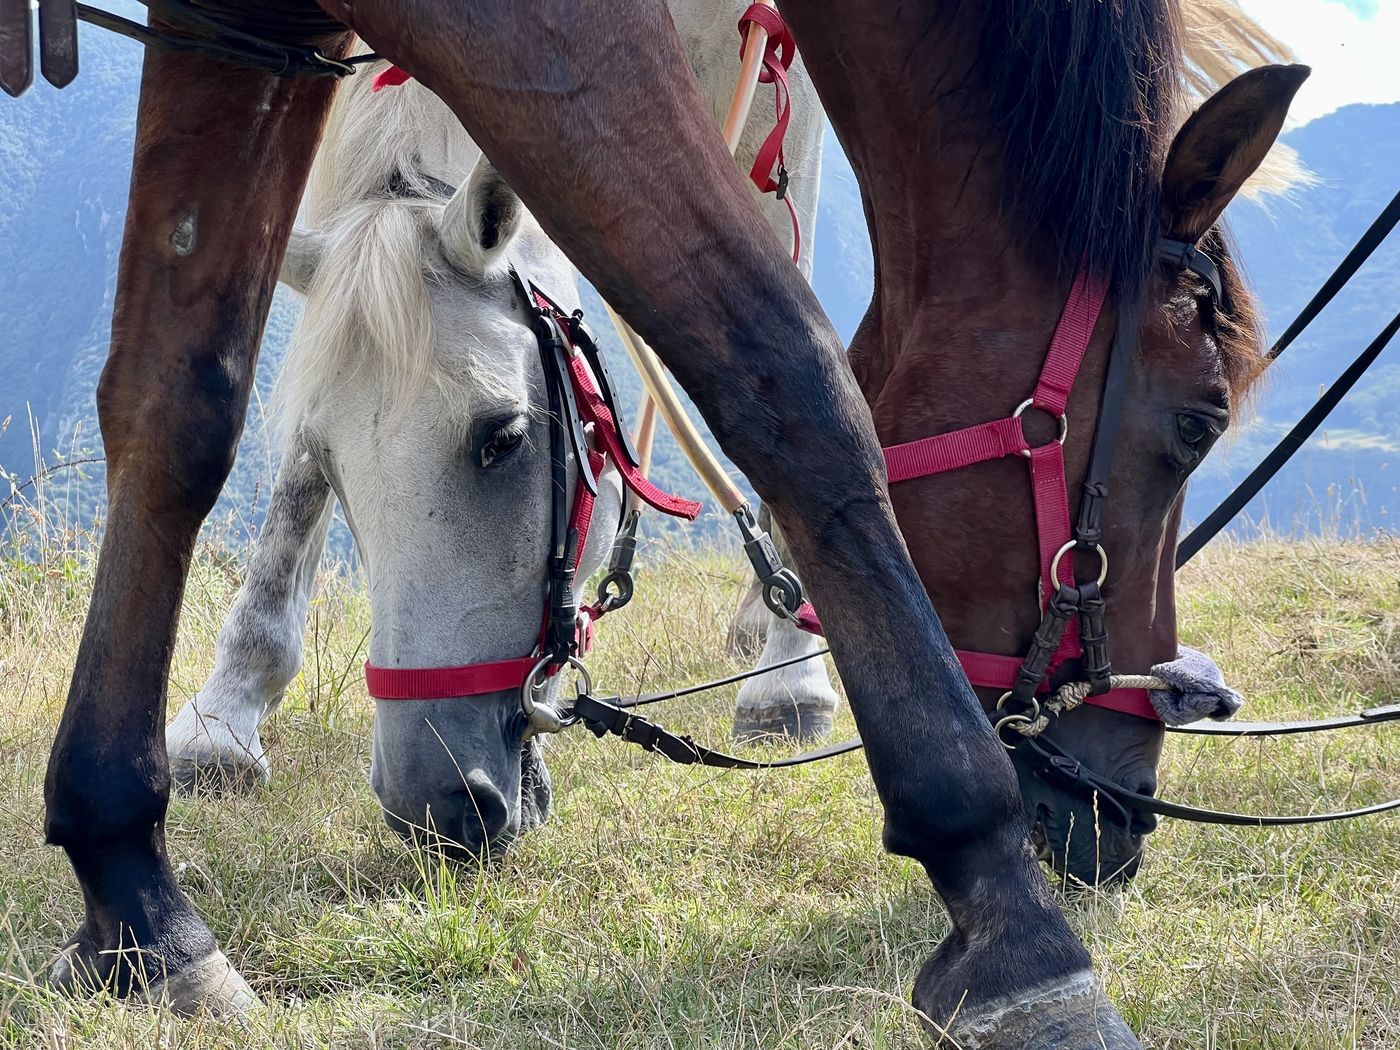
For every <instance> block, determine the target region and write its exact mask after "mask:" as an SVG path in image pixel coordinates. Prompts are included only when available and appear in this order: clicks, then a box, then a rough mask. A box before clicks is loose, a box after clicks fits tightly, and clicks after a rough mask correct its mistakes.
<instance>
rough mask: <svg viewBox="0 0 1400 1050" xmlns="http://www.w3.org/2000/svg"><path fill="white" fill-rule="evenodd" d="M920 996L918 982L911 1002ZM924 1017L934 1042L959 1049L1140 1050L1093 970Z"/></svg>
mask: <svg viewBox="0 0 1400 1050" xmlns="http://www.w3.org/2000/svg"><path fill="white" fill-rule="evenodd" d="M921 977H922V975H921ZM919 998H920V996H919V993H918V987H917V984H916V988H915V995H914V1000H915V1006H918V1000H919ZM925 1016H926V1017H927V1019H928V1023H929V1027H930V1029H931V1030H932V1031H933V1032H934V1034H935V1035H936V1036H938V1037H939V1038H940V1040H941V1041H940V1042H939V1043H938V1044H937V1045H945V1044H946V1045H955V1046H959V1047H962V1048H963V1050H1142V1044H1141V1043H1139V1042H1138V1040H1137V1037H1136V1036H1135V1035H1133V1032H1132V1029H1130V1028H1129V1027H1128V1025H1127V1022H1125V1021H1124V1020H1123V1018H1122V1017H1121V1016H1120V1015H1119V1013H1118V1011H1117V1009H1116V1008H1115V1007H1114V1005H1113V1003H1112V1002H1110V1001H1109V998H1108V996H1107V995H1105V994H1104V991H1103V988H1102V987H1101V986H1100V985H1099V982H1098V978H1096V977H1095V976H1094V975H1093V974H1092V973H1080V974H1075V975H1073V976H1071V977H1069V978H1067V979H1065V980H1062V981H1057V982H1055V983H1053V984H1048V985H1044V986H1042V987H1040V988H1034V989H1031V990H1030V991H1029V992H1027V993H1025V994H1023V995H1019V996H1017V997H1015V998H1006V999H1003V1000H992V1001H991V1002H987V1003H983V1004H981V1005H979V1006H977V1007H975V1008H973V1009H971V1010H969V1009H967V1008H965V1007H964V1008H960V1009H959V1010H957V1011H956V1013H955V1014H954V1016H952V1017H946V1018H939V1017H937V1016H931V1015H929V1014H927V1012H926V1013H925Z"/></svg>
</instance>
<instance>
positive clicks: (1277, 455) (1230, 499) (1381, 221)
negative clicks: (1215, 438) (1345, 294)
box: [1176, 193, 1400, 569]
mask: <svg viewBox="0 0 1400 1050" xmlns="http://www.w3.org/2000/svg"><path fill="white" fill-rule="evenodd" d="M1397 223H1400V193H1396V195H1395V196H1394V197H1393V198H1391V201H1390V203H1389V204H1387V205H1386V206H1385V208H1384V209H1383V210H1382V211H1381V213H1380V214H1379V215H1378V216H1376V218H1375V221H1374V222H1372V223H1371V225H1370V226H1369V227H1368V228H1367V230H1366V232H1365V233H1363V234H1362V235H1361V237H1360V238H1359V239H1358V240H1357V242H1356V244H1354V245H1353V246H1352V249H1351V251H1349V252H1347V254H1346V257H1345V258H1343V259H1342V261H1341V262H1340V263H1339V264H1338V265H1337V268H1336V269H1335V270H1333V271H1332V273H1331V275H1330V276H1329V277H1328V278H1327V280H1325V281H1323V282H1322V285H1321V286H1320V287H1319V288H1318V290H1317V291H1316V292H1315V293H1314V294H1313V297H1312V298H1311V299H1310V300H1308V304H1307V305H1306V306H1305V307H1303V309H1302V310H1301V311H1300V312H1299V314H1298V316H1297V317H1295V318H1294V319H1293V322H1292V323H1291V324H1290V325H1289V326H1288V328H1287V329H1285V330H1284V333H1283V335H1281V336H1279V339H1278V342H1276V343H1274V345H1273V346H1272V347H1271V348H1270V349H1269V360H1270V361H1275V360H1277V359H1278V357H1279V356H1280V355H1281V354H1282V353H1283V352H1284V351H1285V350H1287V349H1288V347H1289V346H1290V345H1291V344H1292V342H1293V341H1294V340H1295V339H1297V338H1298V336H1299V335H1301V334H1302V332H1303V330H1304V329H1305V328H1307V327H1308V325H1310V324H1311V323H1312V322H1313V320H1314V318H1316V317H1317V315H1318V314H1320V313H1321V312H1322V311H1323V309H1324V308H1326V306H1327V304H1328V303H1330V302H1331V301H1332V300H1333V299H1334V298H1336V296H1337V293H1338V292H1340V291H1341V290H1342V288H1344V287H1345V286H1346V284H1347V282H1348V281H1350V280H1351V278H1352V277H1353V276H1355V274H1356V272H1357V271H1358V270H1359V269H1361V267H1362V265H1363V264H1364V263H1365V262H1366V260H1367V259H1369V258H1370V257H1371V254H1372V253H1373V252H1374V251H1375V250H1376V249H1377V248H1378V247H1380V245H1381V242H1382V241H1384V240H1385V239H1386V237H1387V236H1389V235H1390V232H1391V230H1393V229H1394V228H1395V226H1396V224H1397ZM1397 327H1400V314H1397V315H1396V316H1395V318H1394V319H1393V320H1392V321H1391V322H1390V324H1388V325H1386V327H1385V328H1384V329H1383V330H1382V331H1381V333H1380V335H1378V336H1377V337H1376V338H1375V339H1374V340H1373V341H1372V342H1371V344H1370V345H1369V346H1367V347H1366V349H1365V350H1363V351H1361V353H1360V354H1358V355H1357V357H1356V359H1355V360H1354V361H1352V363H1351V364H1350V365H1348V366H1347V369H1346V371H1344V372H1343V373H1342V374H1341V375H1340V376H1338V377H1337V379H1336V381H1335V382H1333V384H1332V385H1331V386H1330V387H1328V388H1327V390H1326V392H1324V393H1323V395H1322V396H1321V397H1320V398H1318V399H1317V402H1316V403H1315V404H1314V405H1313V406H1312V408H1310V409H1308V411H1307V412H1306V413H1305V414H1304V415H1303V417H1302V418H1301V419H1300V420H1298V422H1297V423H1296V424H1295V425H1294V426H1293V428H1292V429H1291V430H1290V431H1289V432H1288V433H1287V434H1285V435H1284V436H1283V438H1282V439H1281V440H1280V441H1279V443H1278V444H1277V445H1275V446H1274V448H1273V450H1272V451H1271V452H1270V453H1269V454H1268V455H1267V456H1265V457H1264V459H1263V460H1262V461H1261V462H1260V463H1259V465H1258V466H1257V467H1255V468H1254V469H1253V470H1252V471H1250V473H1249V476H1248V477H1246V478H1245V479H1244V480H1243V481H1241V482H1240V483H1239V484H1238V485H1236V486H1235V488H1234V490H1233V491H1231V492H1230V494H1229V495H1228V496H1226V497H1225V498H1224V499H1223V500H1221V501H1220V505H1219V506H1217V507H1216V508H1215V509H1214V510H1213V511H1211V512H1210V513H1209V514H1207V515H1206V516H1205V518H1203V519H1202V520H1201V523H1200V524H1199V525H1197V526H1196V527H1195V528H1194V529H1192V530H1191V532H1190V534H1189V535H1187V537H1186V538H1185V539H1184V540H1182V541H1181V542H1180V543H1179V544H1177V548H1176V567H1177V568H1178V569H1180V568H1181V567H1182V566H1183V565H1185V564H1186V563H1187V562H1189V561H1190V560H1191V559H1192V558H1194V557H1195V556H1196V555H1197V554H1198V553H1200V550H1201V548H1202V547H1204V546H1205V545H1206V544H1207V543H1209V542H1210V541H1211V540H1213V539H1214V538H1215V537H1216V536H1217V535H1218V534H1219V533H1220V531H1221V530H1222V529H1223V528H1225V526H1226V525H1228V524H1230V522H1231V521H1232V520H1233V519H1234V517H1235V515H1236V514H1238V513H1239V512H1240V511H1242V510H1244V508H1245V506H1246V505H1248V503H1249V501H1250V500H1252V499H1253V498H1254V497H1255V496H1257V495H1258V494H1259V493H1260V491H1261V490H1262V489H1263V488H1264V486H1265V485H1267V484H1268V483H1269V482H1270V481H1272V480H1273V478H1274V476H1275V475H1276V474H1277V473H1278V472H1279V471H1280V470H1282V469H1283V466H1284V464H1286V463H1287V462H1288V461H1289V460H1290V459H1291V458H1292V457H1293V454H1294V453H1295V452H1297V451H1298V450H1299V449H1300V448H1302V447H1303V444H1304V442H1306V441H1307V440H1308V438H1310V437H1312V435H1313V434H1314V433H1316V432H1317V428H1318V427H1320V426H1321V425H1322V424H1323V422H1324V421H1325V420H1326V419H1327V416H1328V415H1329V414H1330V413H1331V411H1332V410H1333V409H1334V408H1336V407H1337V405H1338V404H1339V403H1340V402H1341V400H1342V398H1343V397H1345V396H1346V395H1347V393H1348V392H1349V391H1350V390H1351V388H1352V387H1354V386H1355V385H1356V384H1357V382H1358V381H1359V380H1360V379H1361V377H1362V376H1363V375H1364V374H1365V373H1366V370H1367V369H1368V368H1370V367H1371V365H1372V364H1374V363H1375V360H1376V358H1377V357H1379V356H1380V354H1381V351H1382V350H1384V349H1385V347H1386V344H1387V343H1389V342H1390V340H1391V339H1392V338H1393V337H1394V335H1395V332H1396V329H1397Z"/></svg>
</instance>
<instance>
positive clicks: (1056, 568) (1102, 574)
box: [1050, 540, 1108, 587]
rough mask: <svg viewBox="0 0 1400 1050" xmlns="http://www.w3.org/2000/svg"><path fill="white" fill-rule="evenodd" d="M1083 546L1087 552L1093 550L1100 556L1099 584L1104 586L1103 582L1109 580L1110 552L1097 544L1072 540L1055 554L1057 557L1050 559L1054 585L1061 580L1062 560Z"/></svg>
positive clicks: (1051, 576)
mask: <svg viewBox="0 0 1400 1050" xmlns="http://www.w3.org/2000/svg"><path fill="white" fill-rule="evenodd" d="M1079 546H1083V547H1084V549H1085V550H1091V551H1093V552H1094V553H1095V554H1097V555H1098V556H1099V579H1098V584H1099V586H1100V587H1102V586H1103V581H1104V580H1106V579H1108V551H1106V550H1104V549H1103V547H1102V545H1100V544H1097V543H1085V544H1080V542H1079V541H1078V540H1070V541H1069V542H1068V543H1066V544H1065V545H1064V546H1063V547H1061V548H1060V549H1059V550H1057V551H1056V552H1055V556H1054V557H1053V558H1051V559H1050V579H1051V581H1052V583H1058V581H1059V579H1060V559H1061V558H1063V557H1064V556H1065V555H1066V554H1068V553H1069V552H1070V551H1072V550H1074V548H1076V547H1079Z"/></svg>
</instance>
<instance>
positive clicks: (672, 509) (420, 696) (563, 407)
mask: <svg viewBox="0 0 1400 1050" xmlns="http://www.w3.org/2000/svg"><path fill="white" fill-rule="evenodd" d="M515 279H516V282H517V284H518V285H519V287H520V288H521V289H522V291H524V293H525V295H526V297H527V302H528V304H529V306H530V308H531V310H532V312H533V314H534V319H533V320H534V329H535V332H536V335H537V337H538V339H539V343H540V355H541V359H542V361H543V364H544V370H545V384H546V387H547V389H548V391H549V402H550V445H551V448H550V453H551V465H552V469H553V478H552V484H553V487H554V490H555V496H554V498H555V500H556V507H555V530H554V531H555V536H554V539H553V546H554V551H553V553H552V555H551V559H550V562H551V565H550V588H549V594H548V596H547V598H546V600H545V608H544V616H543V621H542V623H541V625H540V633H539V636H538V638H537V639H536V642H535V646H534V648H533V649H532V650H531V652H530V655H528V656H522V657H517V658H515V659H510V660H489V661H482V662H479V663H473V664H464V665H462V666H460V667H376V666H374V665H373V664H371V663H369V662H368V661H366V662H365V684H366V685H367V686H368V687H369V695H370V696H372V697H374V699H376V700H447V699H453V698H456V697H468V696H485V695H487V694H490V693H500V692H505V691H507V690H512V689H521V688H522V687H524V685H525V684H526V682H527V681H529V680H530V679H531V677H532V676H533V675H534V674H536V673H537V672H543V673H544V674H548V675H552V674H554V673H556V672H557V671H558V670H559V668H560V667H562V666H564V665H565V664H566V663H568V662H569V659H570V657H578V656H581V655H582V654H583V653H586V652H587V651H588V649H589V647H590V646H591V645H592V642H593V623H594V621H596V620H598V619H600V618H601V617H602V616H603V614H604V612H605V611H606V610H605V609H604V608H603V607H602V606H584V607H583V609H582V615H580V613H579V608H578V604H577V602H576V600H575V599H574V595H573V585H574V582H575V576H576V574H577V572H578V564H579V559H580V558H581V557H582V556H583V550H584V547H585V545H586V543H587V541H588V532H589V529H590V527H591V526H592V524H593V506H594V502H595V497H596V494H597V491H598V489H597V479H598V478H599V477H601V476H602V473H603V470H604V468H605V467H606V466H607V464H608V463H611V464H613V465H614V466H615V467H616V468H617V471H618V473H619V475H620V476H621V477H622V480H623V482H624V483H625V484H626V486H627V488H628V490H629V491H631V492H632V493H633V494H635V495H636V496H637V497H638V498H639V499H641V500H642V501H643V502H645V503H647V504H648V505H650V506H652V507H655V508H656V509H657V510H659V511H661V512H662V513H663V514H670V515H673V516H675V517H680V518H685V519H686V520H688V521H692V520H694V519H695V518H696V517H697V516H698V515H699V513H700V510H701V506H700V504H699V503H695V502H693V501H691V500H687V499H681V498H680V497H678V496H672V495H670V494H669V493H666V492H663V491H662V490H661V489H659V488H657V487H656V486H655V485H653V484H652V483H651V481H649V480H648V479H647V477H646V475H644V474H643V473H642V471H641V468H640V466H639V465H638V461H637V455H636V452H635V451H634V450H633V449H632V447H631V441H630V440H629V438H628V436H627V432H626V431H625V430H624V429H623V425H622V422H621V419H620V417H619V415H618V413H617V407H616V403H615V401H614V398H613V391H612V386H611V382H610V381H609V379H608V375H607V369H606V367H605V366H604V364H603V359H602V356H601V354H600V352H599V351H598V348H597V345H596V344H595V343H594V342H593V337H592V335H591V334H590V333H589V332H588V329H587V327H586V326H585V325H584V324H583V318H582V314H578V313H576V314H572V315H570V314H567V313H566V312H565V311H564V310H562V309H561V308H560V307H559V306H558V305H556V304H555V303H554V302H553V301H551V300H550V299H549V298H548V297H547V296H546V295H545V294H544V293H543V292H541V291H540V290H539V289H538V288H536V287H535V286H534V285H533V284H527V282H526V281H524V280H523V279H522V278H521V277H520V276H519V275H518V274H516V275H515ZM589 425H591V426H592V435H593V439H594V441H595V442H597V443H598V444H600V445H601V446H602V451H597V450H595V449H592V448H589V447H588V446H587V443H586V442H587V438H586V436H585V434H586V430H587V428H588V427H589ZM566 433H567V436H568V439H569V440H570V441H571V442H572V444H573V447H574V453H575V456H576V457H577V460H578V468H579V469H578V482H577V486H576V488H575V490H574V499H573V505H572V508H571V509H570V511H569V514H568V517H567V521H566V520H565V519H564V516H563V514H562V508H561V507H560V505H559V504H558V502H557V501H558V500H559V499H561V498H562V493H563V492H565V491H567V488H568V477H567V473H566V465H565V464H566V452H565V448H564V442H565V435H566Z"/></svg>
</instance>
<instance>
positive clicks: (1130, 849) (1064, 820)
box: [1031, 800, 1144, 888]
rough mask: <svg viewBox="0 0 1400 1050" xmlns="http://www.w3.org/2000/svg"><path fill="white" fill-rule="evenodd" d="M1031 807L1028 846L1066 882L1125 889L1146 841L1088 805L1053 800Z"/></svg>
mask: <svg viewBox="0 0 1400 1050" xmlns="http://www.w3.org/2000/svg"><path fill="white" fill-rule="evenodd" d="M1057 805H1058V806H1059V807H1060V808H1054V806H1052V805H1049V804H1046V803H1044V802H1042V803H1040V804H1038V805H1036V807H1035V821H1034V824H1033V826H1032V828H1031V845H1032V846H1033V848H1034V849H1035V850H1036V853H1037V855H1038V859H1039V860H1041V861H1042V862H1044V863H1046V864H1048V865H1049V866H1050V868H1051V869H1053V870H1054V872H1055V873H1056V874H1057V875H1059V876H1060V878H1061V879H1062V880H1063V881H1064V883H1065V884H1066V885H1067V886H1075V885H1079V886H1100V887H1119V888H1121V887H1124V886H1126V885H1127V884H1128V883H1129V882H1130V881H1131V880H1132V878H1133V876H1135V875H1136V874H1137V873H1138V868H1139V867H1140V866H1141V865H1142V856H1143V852H1144V839H1143V836H1142V835H1136V834H1133V833H1132V832H1129V831H1126V830H1124V829H1122V828H1120V827H1118V826H1117V825H1115V824H1111V823H1109V822H1108V821H1105V820H1101V819H1097V818H1096V815H1095V813H1094V811H1093V809H1092V807H1090V806H1087V805H1083V804H1080V803H1078V802H1077V801H1076V802H1068V803H1067V801H1066V800H1057Z"/></svg>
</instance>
